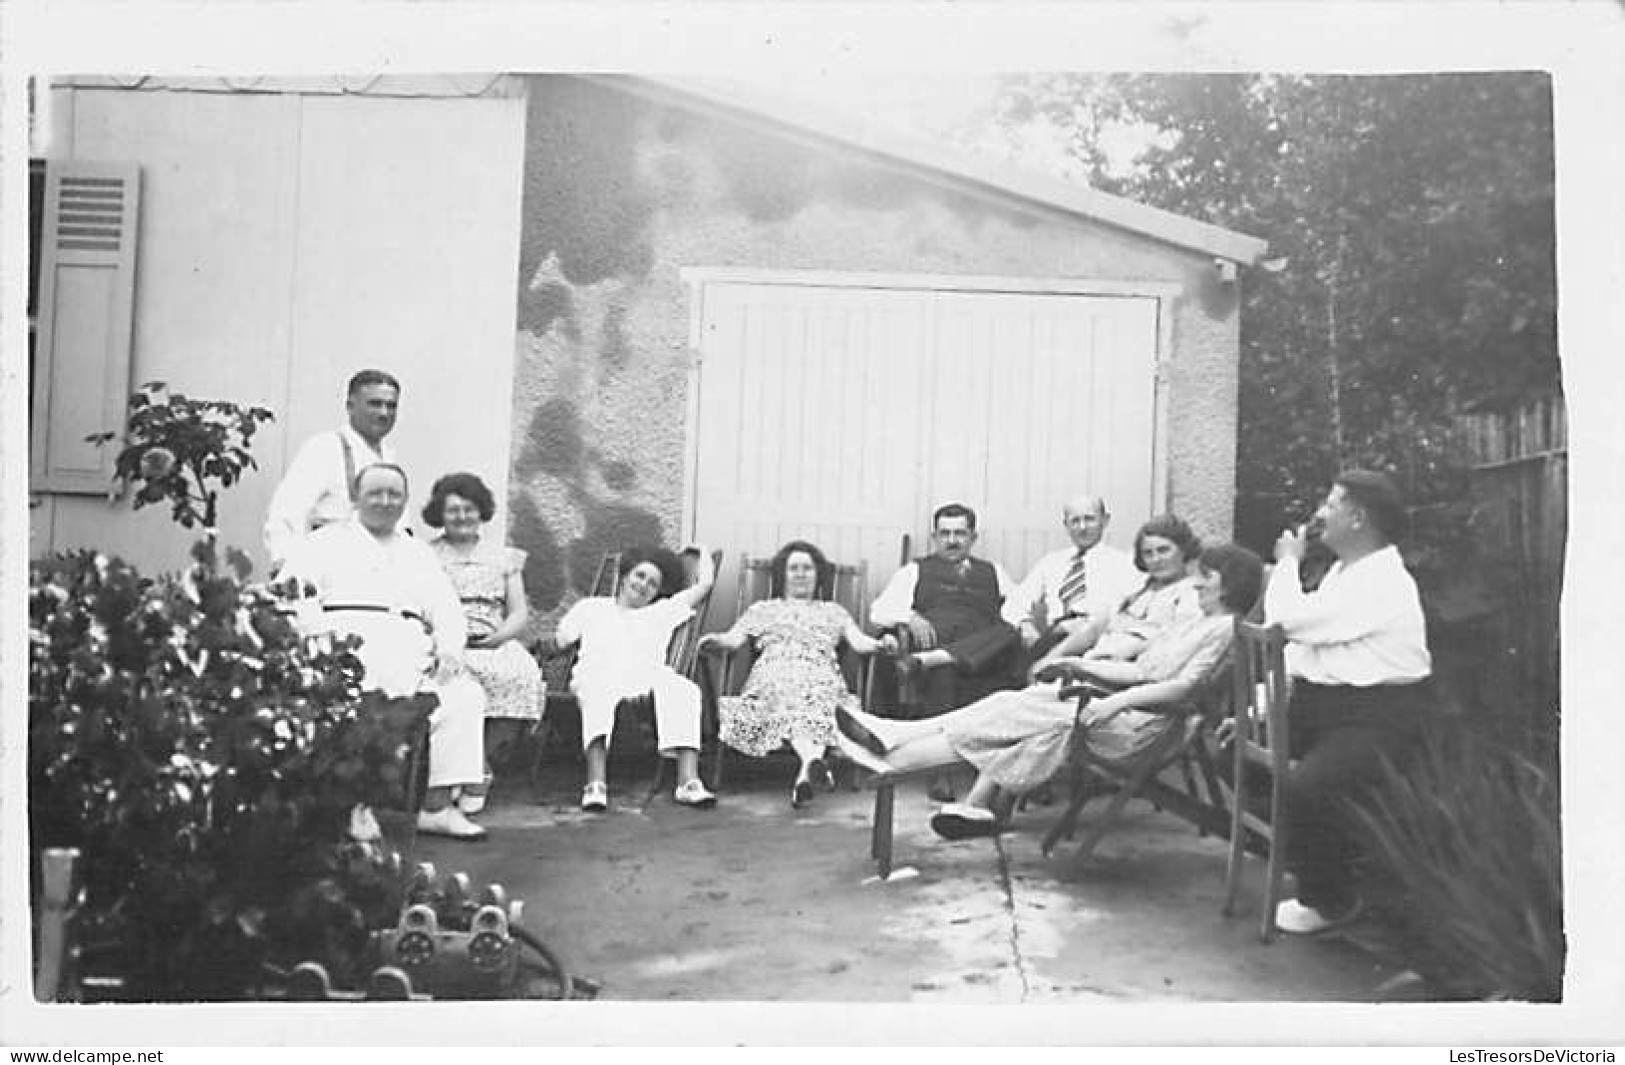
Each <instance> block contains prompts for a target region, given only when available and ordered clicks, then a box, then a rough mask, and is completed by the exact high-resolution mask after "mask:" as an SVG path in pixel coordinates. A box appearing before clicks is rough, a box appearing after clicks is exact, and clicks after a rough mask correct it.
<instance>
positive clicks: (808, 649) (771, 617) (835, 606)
mask: <svg viewBox="0 0 1625 1065" xmlns="http://www.w3.org/2000/svg"><path fill="white" fill-rule="evenodd" d="M834 569H835V567H833V566H832V565H830V563H829V560H828V559H826V558H825V557H824V553H823V552H822V551H820V550H819V549H818V548H817V547H815V546H814V545H812V544H810V543H808V542H807V541H805V540H791V541H790V542H789V543H787V544H785V545H784V546H783V547H781V548H779V550H778V553H777V554H775V555H774V556H773V561H772V565H771V567H770V569H769V580H768V590H769V592H770V596H769V598H767V599H759V600H757V601H756V602H754V603H752V604H751V605H750V606H749V607H747V608H746V610H745V612H744V613H743V614H741V615H740V616H739V620H738V621H736V622H734V624H733V627H732V628H730V629H729V630H728V631H727V632H725V633H711V634H710V635H708V636H706V637H705V638H703V639H702V640H701V641H700V650H702V651H704V650H709V649H711V648H717V649H720V650H724V651H737V650H738V649H739V648H741V647H743V646H744V645H745V643H746V642H747V641H750V642H752V643H754V644H755V646H756V647H757V648H758V651H759V654H758V657H757V659H756V661H755V663H754V664H752V666H751V669H750V676H749V677H748V678H746V680H745V687H744V690H743V691H741V692H740V693H739V694H738V695H724V696H722V697H721V698H719V699H718V700H717V715H718V718H719V731H720V737H719V738H720V739H721V741H722V742H723V743H726V744H727V745H728V746H730V747H732V748H733V749H734V750H736V751H739V752H741V753H742V754H747V755H750V756H751V757H753V758H761V757H764V756H766V755H769V754H771V753H773V752H774V751H776V750H778V749H779V748H780V747H782V746H783V745H785V744H789V745H790V747H791V749H792V750H794V751H795V752H796V757H797V758H799V759H800V761H801V766H800V768H799V769H798V770H797V772H796V779H795V783H794V784H792V785H791V787H790V805H791V806H794V807H797V808H799V807H801V806H804V805H806V804H807V803H808V802H809V801H811V800H812V797H813V787H814V785H817V786H819V787H822V788H824V789H825V790H829V789H831V788H833V787H834V786H835V785H834V782H833V781H832V780H831V778H830V775H829V769H828V768H827V767H826V766H825V765H824V754H825V752H826V751H827V750H828V748H830V747H832V746H834V744H835V710H836V708H837V707H840V706H846V707H851V708H854V709H855V708H856V707H857V705H858V697H857V696H856V695H854V694H853V693H852V692H851V691H849V690H847V686H846V678H845V677H844V676H842V675H841V666H840V662H839V660H838V659H837V658H836V652H837V650H839V648H840V646H841V643H842V642H843V641H844V642H845V643H846V644H847V646H849V647H851V648H852V650H854V651H856V652H857V653H858V654H861V655H867V654H874V653H875V652H876V651H878V650H880V648H881V647H882V645H883V644H882V641H880V640H876V639H873V638H872V637H870V636H868V635H865V634H864V632H863V630H861V629H859V628H858V625H857V622H855V621H853V620H852V615H851V614H849V613H847V611H846V608H845V607H843V606H842V605H841V604H839V603H834V602H830V601H828V599H827V598H823V597H824V596H827V595H828V594H829V590H830V582H831V581H832V580H833V577H834ZM886 645H888V646H895V643H894V642H892V641H891V638H890V637H887V638H886Z"/></svg>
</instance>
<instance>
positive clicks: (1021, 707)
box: [836, 544, 1264, 839]
mask: <svg viewBox="0 0 1625 1065" xmlns="http://www.w3.org/2000/svg"><path fill="white" fill-rule="evenodd" d="M1263 572H1264V567H1263V563H1262V562H1261V561H1260V560H1259V558H1258V556H1257V555H1255V554H1253V553H1252V552H1251V551H1248V550H1247V549H1246V548H1244V547H1238V546H1236V545H1235V544H1218V545H1215V546H1213V547H1209V548H1205V549H1204V550H1203V551H1202V554H1201V557H1200V558H1199V560H1198V575H1197V578H1196V584H1197V588H1198V589H1199V591H1200V593H1201V605H1202V614H1201V616H1200V617H1196V618H1191V619H1188V620H1185V621H1183V622H1180V623H1177V624H1175V625H1173V626H1171V627H1170V628H1168V629H1166V630H1164V631H1163V632H1161V633H1159V634H1158V635H1157V636H1156V637H1155V638H1153V639H1152V640H1150V641H1149V642H1148V643H1146V644H1145V645H1144V646H1143V647H1141V648H1140V649H1139V651H1138V653H1137V654H1136V655H1135V657H1134V658H1133V659H1131V660H1127V661H1117V660H1113V659H1096V658H1087V659H1086V658H1075V657H1062V658H1057V659H1056V660H1054V661H1052V662H1051V663H1049V665H1048V666H1047V667H1046V669H1045V671H1044V674H1043V676H1042V677H1041V679H1040V680H1039V682H1038V683H1036V684H1033V685H1032V686H1031V687H1028V688H1025V689H1023V690H1021V691H1005V692H997V693H995V694H993V695H990V696H988V697H987V698H986V699H983V700H981V701H979V702H975V703H972V704H971V705H969V706H967V707H965V708H963V709H961V710H956V711H954V712H952V713H949V714H944V715H942V716H941V717H935V718H930V719H928V720H925V721H895V720H891V719H889V718H880V717H875V716H874V715H872V714H866V713H863V712H862V711H857V712H851V711H846V710H842V711H839V712H838V713H837V715H836V719H837V724H838V725H839V727H840V731H841V736H840V740H841V749H842V750H843V751H844V752H845V753H846V755H847V757H849V758H850V759H851V760H853V761H854V762H857V763H858V764H860V765H863V766H865V767H867V768H869V769H872V770H874V771H876V772H902V771H908V770H914V769H927V768H931V767H935V766H947V765H953V764H954V763H956V762H959V761H966V762H969V763H971V764H972V765H974V766H975V767H976V769H977V777H976V783H975V785H974V786H973V787H972V788H971V790H970V793H969V794H968V795H966V796H965V801H964V802H958V803H948V804H946V805H945V806H943V807H942V809H941V810H939V811H938V813H937V814H936V816H934V817H933V818H932V819H931V827H932V828H933V829H935V830H936V831H937V834H938V835H941V836H943V837H945V838H948V839H964V838H968V837H971V836H990V835H994V834H995V833H997V832H998V831H999V826H998V822H997V819H996V818H995V816H994V813H993V810H992V801H993V797H994V795H995V793H996V792H997V791H998V790H999V789H1003V790H1005V791H1007V792H1009V793H1011V794H1015V795H1021V794H1025V793H1026V792H1028V791H1030V790H1032V789H1033V788H1035V787H1037V786H1038V785H1040V784H1042V783H1043V782H1044V781H1046V780H1048V779H1049V778H1050V777H1051V776H1053V775H1054V774H1055V772H1056V771H1057V770H1059V769H1060V768H1061V766H1062V765H1063V764H1064V763H1065V761H1066V755H1067V742H1068V739H1069V738H1070V736H1071V734H1072V728H1073V723H1074V720H1075V719H1076V702H1075V701H1074V699H1072V698H1071V697H1067V698H1062V696H1061V691H1062V689H1063V687H1068V686H1069V683H1068V682H1069V681H1082V682H1083V683H1085V684H1087V685H1090V686H1093V687H1096V688H1099V689H1101V691H1102V692H1103V693H1104V692H1110V694H1101V695H1098V696H1096V697H1095V698H1094V699H1093V700H1092V701H1091V702H1090V703H1089V705H1088V706H1087V708H1086V709H1085V710H1084V713H1083V716H1082V718H1081V721H1082V723H1083V724H1084V725H1085V726H1086V727H1087V731H1086V733H1085V737H1086V742H1087V743H1088V744H1089V749H1090V753H1091V754H1093V755H1094V756H1095V757H1097V758H1099V759H1100V760H1102V761H1106V762H1123V761H1128V760H1131V759H1132V758H1133V757H1134V756H1135V755H1136V754H1138V753H1139V752H1140V751H1143V750H1145V749H1146V747H1148V746H1149V745H1150V744H1151V743H1153V742H1155V741H1156V739H1157V738H1158V737H1159V736H1161V735H1162V732H1163V730H1164V729H1165V728H1166V727H1167V724H1168V722H1169V721H1170V720H1171V719H1170V718H1169V716H1168V715H1167V714H1166V713H1161V712H1159V710H1160V709H1162V708H1166V707H1169V706H1177V705H1179V704H1180V702H1181V700H1184V699H1186V698H1187V697H1188V696H1190V695H1191V694H1192V693H1193V692H1194V691H1195V690H1196V689H1197V688H1198V687H1199V686H1200V685H1201V684H1202V683H1203V681H1205V680H1206V679H1207V676H1208V674H1210V673H1211V672H1212V671H1213V669H1214V668H1215V667H1216V666H1217V665H1218V663H1219V662H1220V661H1221V660H1222V659H1223V658H1224V654H1225V651H1226V650H1228V649H1229V646H1230V637H1231V633H1232V631H1233V626H1234V618H1235V616H1236V615H1246V614H1247V612H1248V611H1250V610H1251V609H1252V607H1253V604H1254V602H1255V601H1256V600H1257V599H1258V592H1259V588H1260V586H1261V584H1262V582H1263Z"/></svg>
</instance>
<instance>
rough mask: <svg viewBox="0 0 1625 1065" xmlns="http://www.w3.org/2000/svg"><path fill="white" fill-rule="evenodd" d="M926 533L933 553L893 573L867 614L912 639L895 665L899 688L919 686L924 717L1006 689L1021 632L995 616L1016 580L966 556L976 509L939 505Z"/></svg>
mask: <svg viewBox="0 0 1625 1065" xmlns="http://www.w3.org/2000/svg"><path fill="white" fill-rule="evenodd" d="M931 537H932V540H933V541H934V543H935V547H936V550H935V551H933V552H932V553H931V554H930V555H927V556H926V557H924V558H921V559H917V560H915V561H913V562H910V563H909V564H908V565H906V566H904V567H903V568H902V569H900V570H898V571H897V572H896V573H895V574H894V575H893V576H892V579H891V580H890V581H889V582H888V583H887V585H886V590H885V591H883V592H881V593H880V598H878V599H876V600H875V603H874V607H873V609H872V610H871V611H870V615H869V616H870V617H871V619H873V621H874V623H875V624H876V625H879V626H881V627H883V628H891V627H894V626H903V627H907V629H908V630H909V634H910V635H911V636H912V637H913V650H912V651H910V652H909V653H908V654H905V655H903V656H902V657H900V658H899V659H898V661H897V669H898V677H899V680H901V681H902V682H903V685H904V686H905V687H910V686H912V687H913V688H915V689H916V694H917V695H918V702H917V713H918V715H919V716H921V717H935V716H936V715H937V714H941V713H944V712H946V711H948V710H953V709H956V708H958V707H961V706H964V705H966V704H967V703H970V702H974V701H975V700H977V699H980V698H982V697H983V696H985V695H987V694H989V693H991V692H993V691H996V690H998V689H999V688H1003V687H1007V686H1008V685H1009V683H1010V681H1011V679H1012V672H1013V667H1014V661H1015V657H1016V654H1017V652H1018V651H1019V649H1020V647H1021V636H1020V633H1018V632H1017V631H1016V629H1015V627H1014V626H1012V625H1011V624H1010V623H1009V622H1007V621H1005V620H1004V618H1003V617H1002V616H1001V614H1000V610H1001V608H1002V606H1003V604H1004V599H1005V596H1006V595H1008V594H1009V593H1010V591H1011V590H1012V589H1013V588H1014V587H1015V582H1014V581H1012V580H1011V579H1010V575H1009V574H1007V573H1005V571H1004V568H1003V567H1002V566H999V565H998V564H997V563H993V562H988V561H987V560H985V559H980V558H973V557H972V556H971V549H972V548H973V547H975V546H976V512H975V511H974V510H972V509H970V508H969V507H967V506H965V505H963V504H961V503H949V504H947V505H945V506H942V507H939V508H937V511H936V513H935V514H933V515H932V516H931Z"/></svg>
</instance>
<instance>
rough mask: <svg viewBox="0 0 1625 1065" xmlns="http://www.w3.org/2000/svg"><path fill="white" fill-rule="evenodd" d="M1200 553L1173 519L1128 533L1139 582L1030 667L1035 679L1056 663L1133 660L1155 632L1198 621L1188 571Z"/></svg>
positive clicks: (1194, 540) (1191, 536)
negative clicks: (1080, 657)
mask: <svg viewBox="0 0 1625 1065" xmlns="http://www.w3.org/2000/svg"><path fill="white" fill-rule="evenodd" d="M1201 553H1202V541H1201V540H1199V539H1197V536H1196V533H1195V532H1193V531H1192V530H1191V527H1190V525H1189V524H1188V523H1186V521H1185V519H1183V518H1180V517H1176V516H1175V515H1173V514H1159V515H1157V516H1156V517H1154V518H1151V519H1149V520H1148V521H1147V522H1146V523H1145V524H1144V525H1142V526H1140V529H1139V531H1138V532H1136V533H1135V534H1134V565H1135V567H1136V568H1137V569H1139V570H1140V571H1141V572H1143V573H1144V574H1145V582H1144V583H1143V584H1141V585H1140V587H1139V588H1138V589H1136V590H1135V591H1134V592H1133V593H1132V594H1131V595H1129V596H1127V597H1126V598H1124V600H1123V601H1122V602H1121V603H1120V604H1118V606H1117V609H1116V610H1115V611H1113V612H1112V613H1111V614H1109V615H1107V616H1105V617H1103V618H1102V619H1101V620H1100V621H1099V622H1098V623H1096V624H1092V625H1089V626H1087V627H1085V628H1083V629H1080V630H1079V631H1077V632H1074V633H1072V634H1071V635H1070V636H1068V637H1066V638H1065V639H1064V640H1062V641H1061V642H1060V643H1058V644H1056V645H1055V646H1054V647H1053V648H1051V649H1050V651H1049V652H1048V653H1046V654H1045V655H1044V656H1043V657H1042V658H1040V659H1039V660H1038V661H1036V662H1034V663H1033V666H1032V669H1031V671H1030V672H1031V673H1032V674H1037V673H1039V672H1040V671H1041V670H1043V669H1044V668H1045V667H1046V666H1048V665H1049V664H1050V663H1051V662H1054V661H1055V660H1056V659H1058V658H1063V657H1066V656H1068V655H1075V654H1085V655H1087V656H1088V657H1090V658H1133V657H1134V656H1135V655H1136V654H1138V653H1139V652H1140V648H1142V647H1144V646H1145V644H1146V642H1147V641H1148V640H1150V639H1151V638H1152V637H1153V636H1155V635H1156V634H1157V633H1159V632H1161V631H1162V630H1163V629H1166V628H1167V627H1169V626H1170V625H1173V624H1175V623H1177V622H1181V621H1186V620H1189V619H1191V618H1195V617H1199V616H1201V613H1202V608H1201V606H1199V605H1198V603H1197V595H1196V582H1195V577H1194V575H1193V574H1192V573H1191V566H1192V564H1193V563H1194V562H1195V561H1196V558H1197V556H1199V555H1200V554H1201Z"/></svg>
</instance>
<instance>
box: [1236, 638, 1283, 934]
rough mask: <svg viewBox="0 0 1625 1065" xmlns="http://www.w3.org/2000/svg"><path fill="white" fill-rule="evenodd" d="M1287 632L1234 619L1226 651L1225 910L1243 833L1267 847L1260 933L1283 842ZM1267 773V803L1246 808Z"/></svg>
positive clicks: (1277, 894) (1271, 915)
mask: <svg viewBox="0 0 1625 1065" xmlns="http://www.w3.org/2000/svg"><path fill="white" fill-rule="evenodd" d="M1285 652H1286V636H1285V634H1284V633H1283V632H1282V631H1281V627H1280V626H1279V625H1269V626H1266V625H1260V624H1257V623H1255V622H1250V621H1245V620H1243V619H1241V618H1237V619H1236V637H1235V643H1234V644H1233V645H1232V649H1231V653H1232V655H1233V656H1234V659H1235V668H1234V670H1233V682H1234V685H1235V688H1234V695H1233V696H1232V699H1233V705H1234V707H1235V713H1234V716H1233V718H1232V720H1233V721H1234V722H1235V731H1234V733H1233V735H1232V737H1231V742H1232V743H1233V744H1234V747H1235V750H1234V754H1235V761H1234V765H1233V776H1232V778H1231V785H1230V811H1231V821H1230V860H1229V864H1228V867H1227V869H1226V871H1225V886H1224V896H1225V901H1224V913H1225V915H1226V916H1229V915H1232V914H1234V913H1235V912H1236V897H1237V895H1238V893H1239V890H1240V887H1241V863H1242V858H1243V857H1244V855H1245V852H1246V849H1247V848H1246V844H1247V834H1248V833H1252V834H1253V835H1254V836H1255V837H1257V838H1258V839H1260V840H1262V841H1263V842H1264V844H1265V845H1266V846H1267V847H1268V848H1269V852H1268V853H1269V857H1268V859H1267V863H1266V867H1265V872H1264V897H1263V903H1262V907H1261V912H1260V916H1259V930H1258V934H1259V938H1260V939H1262V940H1263V941H1264V942H1266V943H1268V942H1270V941H1271V940H1273V939H1274V938H1275V932H1276V928H1275V906H1276V903H1277V902H1278V901H1280V898H1281V879H1282V873H1283V862H1284V859H1285V846H1284V842H1283V838H1282V831H1281V825H1282V817H1281V810H1282V797H1283V790H1284V788H1285V786H1286V774H1287V769H1288V767H1289V765H1290V751H1291V747H1290V745H1289V738H1288V732H1287V673H1286V660H1285ZM1266 777H1267V782H1268V785H1269V805H1268V808H1267V812H1266V813H1264V814H1262V815H1261V814H1259V813H1257V812H1255V811H1254V810H1252V809H1250V808H1249V805H1248V799H1249V796H1250V795H1251V794H1252V793H1253V792H1254V791H1256V790H1258V789H1257V788H1255V786H1254V783H1253V782H1254V781H1255V780H1257V781H1260V782H1263V781H1264V780H1265V778H1266Z"/></svg>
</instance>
